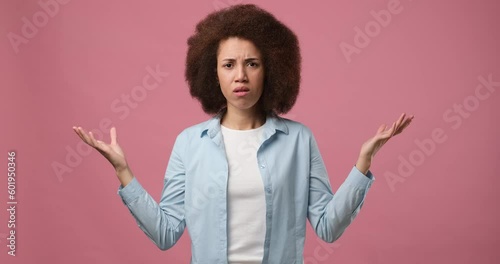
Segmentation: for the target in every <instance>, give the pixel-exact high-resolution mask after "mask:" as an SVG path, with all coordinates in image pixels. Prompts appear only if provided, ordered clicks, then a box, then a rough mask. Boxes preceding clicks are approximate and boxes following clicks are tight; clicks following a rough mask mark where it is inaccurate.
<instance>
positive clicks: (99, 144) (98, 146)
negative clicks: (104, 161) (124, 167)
mask: <svg viewBox="0 0 500 264" xmlns="http://www.w3.org/2000/svg"><path fill="white" fill-rule="evenodd" d="M89 137H90V140H91V141H92V144H93V145H94V147H96V148H100V146H101V144H104V142H102V141H100V140H96V139H95V137H94V134H92V132H89Z"/></svg>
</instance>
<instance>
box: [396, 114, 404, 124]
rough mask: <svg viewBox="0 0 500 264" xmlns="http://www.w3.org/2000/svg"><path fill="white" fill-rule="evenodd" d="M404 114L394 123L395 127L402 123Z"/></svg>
mask: <svg viewBox="0 0 500 264" xmlns="http://www.w3.org/2000/svg"><path fill="white" fill-rule="evenodd" d="M405 116H406V113H402V114H401V116H400V117H399V119H398V121H396V127H399V126H400V125H401V123H403V120H404V119H405Z"/></svg>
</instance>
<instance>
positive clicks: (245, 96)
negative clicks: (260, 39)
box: [217, 37, 264, 112]
mask: <svg viewBox="0 0 500 264" xmlns="http://www.w3.org/2000/svg"><path fill="white" fill-rule="evenodd" d="M217 77H218V80H219V83H220V88H221V90H222V94H224V97H225V98H226V101H227V110H228V111H234V110H237V111H241V110H243V111H253V112H257V111H256V110H257V101H259V98H260V96H261V95H262V90H263V86H264V65H263V63H262V57H261V54H260V51H259V50H258V49H257V47H255V45H254V44H253V43H252V42H251V41H248V40H245V39H241V38H237V37H231V38H228V39H226V40H223V41H221V42H220V44H219V51H218V55H217Z"/></svg>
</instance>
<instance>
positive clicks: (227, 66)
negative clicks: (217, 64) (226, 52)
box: [222, 63, 233, 68]
mask: <svg viewBox="0 0 500 264" xmlns="http://www.w3.org/2000/svg"><path fill="white" fill-rule="evenodd" d="M232 66H233V64H232V63H226V64H223V65H222V67H224V68H231V67H232Z"/></svg>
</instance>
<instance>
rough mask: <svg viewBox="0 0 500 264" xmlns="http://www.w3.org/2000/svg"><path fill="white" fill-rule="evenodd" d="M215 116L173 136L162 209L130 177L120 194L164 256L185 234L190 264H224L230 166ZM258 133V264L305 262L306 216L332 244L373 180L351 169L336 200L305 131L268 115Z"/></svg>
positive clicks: (355, 212) (292, 123) (136, 181)
mask: <svg viewBox="0 0 500 264" xmlns="http://www.w3.org/2000/svg"><path fill="white" fill-rule="evenodd" d="M220 118H221V116H220V115H218V116H215V117H213V118H211V119H210V120H208V121H205V122H203V123H200V124H197V125H194V126H192V127H189V128H187V129H185V130H184V131H182V132H181V133H180V134H179V135H178V136H177V138H176V141H175V144H174V146H173V149H172V153H171V155H170V160H169V162H168V166H167V170H166V173H165V178H164V187H163V191H162V196H161V200H160V202H159V203H157V202H156V201H155V200H154V199H153V198H152V197H151V196H150V195H149V194H148V193H147V192H146V191H145V189H144V188H143V187H142V186H141V185H140V183H139V181H138V180H137V178H135V177H134V179H133V180H132V181H131V182H130V183H129V184H127V185H126V186H125V187H122V186H120V187H119V188H118V194H119V195H120V196H121V198H122V200H123V202H124V204H125V205H126V206H127V207H128V209H129V210H130V212H131V214H132V215H133V217H134V218H135V220H136V222H137V224H138V226H139V228H140V229H141V230H143V231H144V233H145V234H146V235H147V236H148V237H149V238H150V239H151V240H152V241H153V242H154V243H155V244H156V245H157V246H158V247H159V248H160V249H161V250H167V249H169V248H171V247H172V246H174V245H175V243H176V242H177V241H178V240H179V238H180V237H181V236H182V234H183V232H184V229H185V228H186V227H187V228H188V232H189V236H190V238H191V254H192V255H191V262H190V263H191V264H195V263H196V264H201V263H206V264H214V263H221V264H222V263H228V260H227V248H228V244H227V243H228V241H227V237H228V234H227V232H228V230H227V182H228V172H229V168H228V162H227V159H226V154H225V150H224V141H223V138H222V133H221V125H220V121H221V120H220ZM263 134H264V137H263V139H262V142H261V144H260V147H259V148H258V150H257V161H258V163H259V164H258V166H259V169H260V173H261V177H262V181H263V184H264V193H265V201H266V233H265V240H264V256H263V259H262V263H272V264H275V263H276V264H277V263H284V264H285V263H286V264H292V263H303V251H304V241H305V235H306V218H307V219H309V222H310V223H311V225H312V227H313V229H314V231H315V233H316V234H317V235H318V236H319V237H320V238H321V239H322V240H324V241H326V242H329V243H332V242H334V241H335V240H337V239H338V238H339V237H340V236H341V235H342V233H343V232H344V230H345V229H346V228H347V226H348V225H349V224H350V223H351V222H352V221H353V219H354V218H355V216H356V215H357V214H358V213H359V210H360V209H361V207H362V205H363V202H364V199H365V196H366V194H367V192H368V189H369V188H370V186H371V184H372V183H373V181H374V180H375V177H374V176H373V174H372V173H371V172H370V171H368V173H367V175H364V174H362V173H361V172H360V171H359V170H358V169H357V168H356V167H355V166H353V168H352V170H351V171H350V173H349V175H348V176H347V178H346V179H345V181H344V182H343V183H342V185H341V186H340V187H339V189H338V190H337V191H336V192H335V194H334V193H333V192H332V189H331V186H330V181H329V178H328V174H327V171H326V168H325V164H324V162H323V159H322V157H321V154H320V152H319V150H318V146H317V144H316V141H315V139H314V136H313V134H312V133H311V131H310V129H309V128H307V127H306V126H304V125H302V124H300V123H298V122H295V121H292V120H288V119H285V118H282V117H278V116H268V117H267V118H266V122H265V124H264V132H263ZM241 228H245V227H244V226H242V227H241Z"/></svg>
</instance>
